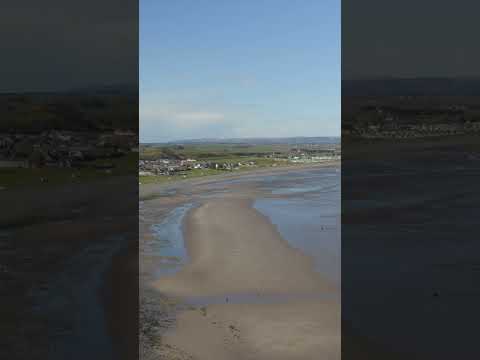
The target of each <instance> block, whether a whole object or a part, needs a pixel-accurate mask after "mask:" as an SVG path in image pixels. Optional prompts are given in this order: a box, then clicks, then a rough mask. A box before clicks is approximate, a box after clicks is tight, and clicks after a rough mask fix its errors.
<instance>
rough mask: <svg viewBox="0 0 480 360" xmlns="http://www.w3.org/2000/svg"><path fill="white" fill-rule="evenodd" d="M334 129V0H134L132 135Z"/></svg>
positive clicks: (329, 132)
mask: <svg viewBox="0 0 480 360" xmlns="http://www.w3.org/2000/svg"><path fill="white" fill-rule="evenodd" d="M338 135H340V1H339V0H335V1H332V0H326V1H319V0H297V1H292V0H242V1H233V0H232V1H227V0H171V1H158V0H140V140H141V141H142V142H157V141H158V142H160V141H170V140H179V139H189V138H205V137H209V138H211V137H219V138H222V137H227V138H228V137H278V136H338Z"/></svg>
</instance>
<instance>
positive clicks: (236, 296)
mask: <svg viewBox="0 0 480 360" xmlns="http://www.w3.org/2000/svg"><path fill="white" fill-rule="evenodd" d="M233 189H235V187H234V186H233V185H231V187H230V191H226V192H225V193H224V194H222V195H221V196H215V197H212V198H207V199H203V200H202V201H200V202H199V203H198V206H196V207H195V208H193V209H191V210H189V211H188V213H187V215H186V216H185V218H184V221H183V234H184V239H185V246H186V248H187V252H188V261H187V262H186V263H185V264H184V265H183V266H182V268H181V269H180V270H179V271H177V272H175V273H173V274H169V275H162V276H160V277H159V278H158V279H156V280H154V281H153V282H152V288H153V289H155V291H156V292H157V293H158V294H161V296H162V297H163V298H164V299H165V298H166V299H174V301H175V302H176V303H177V304H182V305H181V306H177V308H176V310H175V311H174V312H175V319H174V324H172V325H171V326H168V327H167V328H166V329H164V331H162V335H161V340H160V342H161V346H159V347H158V348H157V349H158V350H157V352H156V354H155V356H149V357H145V359H147V358H148V359H150V358H152V359H153V358H159V359H199V360H201V359H205V360H223V359H252V360H253V359H258V360H262V359H272V360H273V359H299V360H300V359H312V360H313V359H340V302H339V286H338V284H335V283H333V282H332V281H330V280H329V279H327V278H326V277H324V276H322V274H319V273H318V272H316V271H315V269H314V264H313V260H312V258H311V257H310V256H308V255H307V254H305V253H304V252H302V251H300V250H299V249H297V248H295V247H292V246H291V245H290V244H289V242H287V241H286V240H285V239H284V238H283V237H282V235H281V233H280V232H279V231H278V229H277V227H276V226H275V225H274V224H272V222H271V221H270V219H269V218H268V217H267V216H265V215H264V214H262V213H260V212H259V211H257V210H256V209H255V208H254V207H253V198H252V197H251V195H252V193H254V190H255V189H253V187H252V186H242V187H239V188H237V190H236V191H234V190H233ZM189 190H190V191H193V192H195V190H192V189H189ZM177 196H180V198H181V195H177ZM174 198H175V196H171V197H170V203H173V200H172V199H174ZM177 200H178V198H177ZM160 201H161V200H158V199H157V200H153V201H152V204H154V203H156V202H157V203H158V202H160ZM152 204H151V205H150V206H152ZM156 356H158V357H156Z"/></svg>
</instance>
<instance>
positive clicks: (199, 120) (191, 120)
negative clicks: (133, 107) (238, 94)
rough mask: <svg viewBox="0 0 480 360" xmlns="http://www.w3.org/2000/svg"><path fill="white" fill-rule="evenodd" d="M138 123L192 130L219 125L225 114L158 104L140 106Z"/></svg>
mask: <svg viewBox="0 0 480 360" xmlns="http://www.w3.org/2000/svg"><path fill="white" fill-rule="evenodd" d="M140 121H141V122H144V123H150V124H151V123H162V124H167V123H168V124H170V125H171V126H173V127H176V128H181V129H192V128H198V127H203V126H208V125H216V124H221V123H223V122H224V121H225V114H223V113H221V112H218V111H210V110H204V109H192V108H191V107H189V106H181V105H172V104H158V105H153V106H152V105H149V104H142V106H141V107H140Z"/></svg>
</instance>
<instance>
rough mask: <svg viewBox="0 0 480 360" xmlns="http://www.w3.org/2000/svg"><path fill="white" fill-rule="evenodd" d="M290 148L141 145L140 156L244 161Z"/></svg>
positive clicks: (228, 145)
mask: <svg viewBox="0 0 480 360" xmlns="http://www.w3.org/2000/svg"><path fill="white" fill-rule="evenodd" d="M290 149H291V147H290V146H288V145H241V144H202V145H183V146H179V145H168V146H160V145H142V146H141V148H140V158H141V159H145V160H152V159H158V158H159V157H162V156H165V157H168V158H171V157H172V156H173V157H178V158H181V159H187V158H193V159H197V160H205V161H208V160H212V161H213V160H215V161H225V159H233V160H232V161H237V159H241V160H238V161H242V160H243V161H245V159H246V158H252V157H255V158H258V157H262V158H263V157H264V156H266V155H269V154H272V153H275V154H287V153H288V151H289V150H290Z"/></svg>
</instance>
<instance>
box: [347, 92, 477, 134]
mask: <svg viewBox="0 0 480 360" xmlns="http://www.w3.org/2000/svg"><path fill="white" fill-rule="evenodd" d="M455 100H456V101H460V100H462V99H455ZM349 101H350V102H349ZM355 101H357V102H359V103H361V105H360V106H356V104H355ZM429 101H430V99H423V98H415V97H390V98H378V99H375V98H366V99H362V98H360V99H355V100H352V99H351V98H350V99H347V101H346V102H349V104H350V105H349V106H345V109H347V110H348V111H349V112H350V113H348V112H347V111H345V112H344V115H343V118H342V121H343V122H342V135H343V136H347V137H350V136H351V137H359V138H367V139H384V138H400V139H401V138H424V137H436V136H452V135H462V134H472V133H480V111H479V110H480V109H479V108H478V106H477V105H475V104H468V103H467V104H465V103H462V102H459V103H458V104H456V105H451V104H448V103H449V102H448V101H446V100H445V104H444V103H430V102H429ZM447 104H448V105H447ZM352 109H353V110H352Z"/></svg>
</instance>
